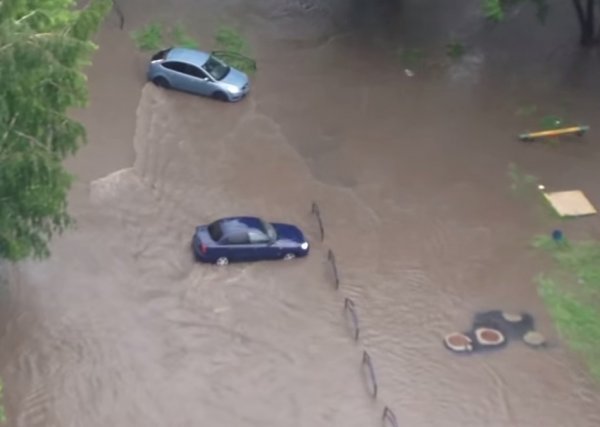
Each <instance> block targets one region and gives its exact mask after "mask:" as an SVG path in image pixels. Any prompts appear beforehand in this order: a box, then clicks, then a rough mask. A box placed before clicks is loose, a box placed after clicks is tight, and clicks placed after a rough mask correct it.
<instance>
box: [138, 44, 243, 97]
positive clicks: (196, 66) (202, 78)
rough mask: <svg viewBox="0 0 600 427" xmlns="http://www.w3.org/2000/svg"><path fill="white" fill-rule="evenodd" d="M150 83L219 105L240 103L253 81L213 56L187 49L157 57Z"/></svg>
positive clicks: (154, 61) (180, 48)
mask: <svg viewBox="0 0 600 427" xmlns="http://www.w3.org/2000/svg"><path fill="white" fill-rule="evenodd" d="M148 80H150V81H152V82H153V83H154V84H155V85H157V86H161V87H164V88H172V89H177V90H181V91H183V92H189V93H194V94H197V95H203V96H209V97H211V98H214V99H217V100H219V101H229V102H234V101H239V100H240V99H242V98H243V97H244V96H246V94H248V92H249V91H250V81H249V79H248V76H247V75H246V74H245V73H243V72H242V71H239V70H236V69H235V68H233V67H230V66H229V65H227V64H226V63H225V62H223V61H222V60H220V59H219V58H217V57H216V56H214V55H213V54H210V53H207V52H202V51H200V50H195V49H187V48H183V47H172V48H169V49H164V50H161V51H160V52H157V53H155V54H154V55H153V56H152V60H151V61H150V65H149V66H148Z"/></svg>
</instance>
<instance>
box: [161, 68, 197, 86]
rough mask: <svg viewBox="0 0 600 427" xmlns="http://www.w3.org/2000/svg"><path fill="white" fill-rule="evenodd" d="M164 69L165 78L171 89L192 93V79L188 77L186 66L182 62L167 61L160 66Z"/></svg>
mask: <svg viewBox="0 0 600 427" xmlns="http://www.w3.org/2000/svg"><path fill="white" fill-rule="evenodd" d="M162 66H163V67H164V68H165V71H166V74H167V78H168V79H169V83H170V84H171V87H172V88H173V89H179V90H182V91H185V92H194V79H193V78H192V77H191V76H190V75H188V74H187V73H186V72H187V69H188V65H187V64H184V63H183V62H177V61H169V62H165V63H164V64H162Z"/></svg>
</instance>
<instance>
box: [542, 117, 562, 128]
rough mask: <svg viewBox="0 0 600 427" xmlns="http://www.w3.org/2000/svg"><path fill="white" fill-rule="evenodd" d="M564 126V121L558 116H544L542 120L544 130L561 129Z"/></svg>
mask: <svg viewBox="0 0 600 427" xmlns="http://www.w3.org/2000/svg"><path fill="white" fill-rule="evenodd" d="M563 125H564V120H563V119H562V118H560V117H557V116H544V117H542V118H541V119H540V126H541V127H542V129H543V130H553V129H560V128H561V127H563Z"/></svg>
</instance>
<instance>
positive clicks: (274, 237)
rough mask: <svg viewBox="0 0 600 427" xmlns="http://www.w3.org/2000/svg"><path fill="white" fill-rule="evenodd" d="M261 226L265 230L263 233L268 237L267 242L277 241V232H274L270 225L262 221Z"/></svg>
mask: <svg viewBox="0 0 600 427" xmlns="http://www.w3.org/2000/svg"><path fill="white" fill-rule="evenodd" d="M262 224H263V228H264V229H265V232H266V233H267V236H269V240H270V241H271V242H274V241H275V240H277V232H276V231H275V227H273V226H272V225H271V224H269V223H268V222H265V221H262Z"/></svg>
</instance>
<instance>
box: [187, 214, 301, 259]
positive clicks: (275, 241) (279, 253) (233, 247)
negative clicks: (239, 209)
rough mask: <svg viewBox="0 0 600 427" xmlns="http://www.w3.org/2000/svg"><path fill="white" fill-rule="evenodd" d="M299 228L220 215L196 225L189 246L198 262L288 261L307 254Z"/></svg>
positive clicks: (259, 219) (254, 219)
mask: <svg viewBox="0 0 600 427" xmlns="http://www.w3.org/2000/svg"><path fill="white" fill-rule="evenodd" d="M308 246H309V245H308V242H307V241H306V238H305V237H304V234H303V233H302V231H301V230H300V229H299V228H298V227H296V226H294V225H290V224H279V223H268V222H265V221H264V220H262V219H261V218H256V217H251V216H242V217H231V218H222V219H219V220H217V221H214V222H212V223H211V224H208V225H200V226H198V227H196V232H195V233H194V237H193V239H192V248H193V250H194V255H195V256H196V259H197V260H198V261H202V262H208V263H213V264H217V265H227V264H229V263H230V262H238V261H259V260H272V259H284V260H291V259H293V258H296V257H303V256H306V255H307V254H308V250H309V248H308Z"/></svg>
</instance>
